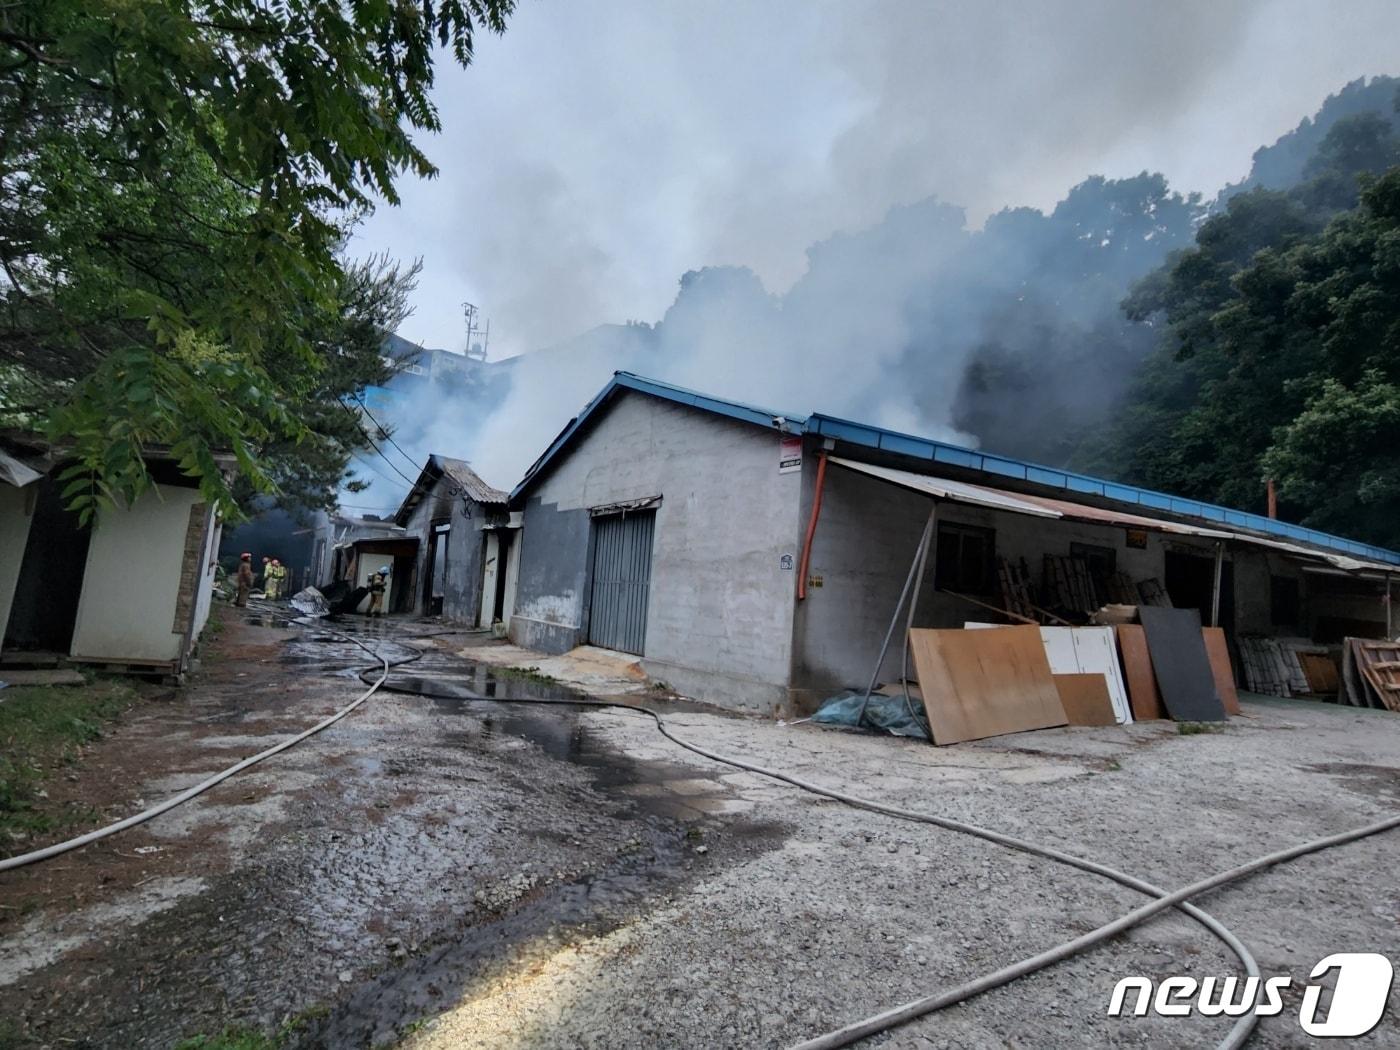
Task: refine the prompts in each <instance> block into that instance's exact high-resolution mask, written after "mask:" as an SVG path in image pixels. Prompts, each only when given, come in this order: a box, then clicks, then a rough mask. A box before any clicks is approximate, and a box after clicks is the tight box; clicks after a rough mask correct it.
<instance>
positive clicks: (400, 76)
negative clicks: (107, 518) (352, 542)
mask: <svg viewBox="0 0 1400 1050" xmlns="http://www.w3.org/2000/svg"><path fill="white" fill-rule="evenodd" d="M512 6H513V0H424V2H422V3H403V2H390V0H350V2H344V3H342V2H335V0H282V2H279V3H275V4H263V3H260V2H257V0H215V2H204V3H195V2H192V0H18V2H17V3H13V4H8V5H4V6H3V7H0V85H3V86H2V87H0V274H3V279H0V422H4V423H6V424H9V425H16V424H18V425H30V426H33V425H39V426H42V427H43V428H45V429H46V430H47V431H48V432H49V434H50V435H51V437H53V438H54V439H55V440H56V441H59V442H61V443H62V444H63V445H64V446H65V447H66V448H68V449H69V450H71V455H72V459H73V465H72V466H71V467H70V468H68V470H67V471H66V472H65V477H64V480H65V483H66V487H65V494H66V497H67V498H68V499H69V500H70V502H71V504H72V505H73V506H75V507H76V508H77V509H78V510H79V511H80V512H81V513H82V514H83V515H84V516H85V517H88V516H90V515H91V514H92V513H93V511H94V510H95V509H96V508H97V507H98V506H100V505H102V504H103V503H104V502H108V501H114V500H115V501H120V500H129V499H131V498H134V497H135V496H136V495H138V494H139V493H140V492H141V491H142V490H143V489H144V488H145V487H146V486H147V485H148V484H149V476H148V475H147V473H146V470H145V466H144V463H143V458H142V452H143V450H145V449H148V448H150V447H152V446H157V445H159V446H167V447H169V448H170V449H171V450H172V451H173V452H174V454H175V455H176V456H177V457H178V459H179V462H180V464H181V466H182V467H183V468H184V470H185V471H186V472H187V473H189V474H190V475H191V476H193V477H195V478H197V479H198V481H199V484H200V485H201V487H202V488H203V490H204V491H205V493H206V495H207V496H208V497H209V498H210V499H211V500H214V501H216V502H218V503H219V504H220V505H221V506H222V508H223V509H224V510H225V511H232V510H233V509H234V508H235V506H236V494H235V492H234V490H233V489H232V488H231V486H230V484H229V483H228V482H227V481H226V480H225V478H224V477H223V476H222V475H221V473H220V471H219V470H218V468H217V465H216V462H215V456H216V454H217V453H218V452H220V451H225V450H231V451H232V452H233V453H234V454H235V455H236V456H237V459H238V462H239V465H240V467H241V474H242V479H243V480H242V482H241V484H242V485H243V486H245V487H246V488H245V489H244V492H245V493H246V490H247V489H254V490H262V491H272V490H275V489H277V488H278V487H279V486H285V487H287V488H288V489H289V490H292V491H295V492H298V493H299V494H300V495H302V496H319V498H318V499H317V500H316V502H322V501H324V500H325V499H326V498H327V497H328V494H329V491H330V490H331V489H333V488H334V485H335V484H336V482H337V481H338V480H339V479H340V476H341V475H342V473H343V471H344V466H345V461H346V456H347V455H348V452H349V449H350V448H353V447H354V445H355V444H357V443H358V438H357V437H356V434H357V431H358V423H356V422H354V421H348V422H346V423H341V422H338V421H337V422H332V421H333V420H336V419H337V413H338V409H336V408H335V406H333V405H331V402H332V401H337V400H339V398H340V397H342V396H344V395H345V394H346V393H347V392H350V391H353V390H355V389H356V388H357V387H359V386H362V385H364V384H365V383H368V382H375V381H378V380H379V379H382V378H383V365H382V363H381V362H380V361H379V356H378V345H377V341H378V340H379V339H382V337H383V332H384V327H385V326H389V325H392V324H394V323H397V321H399V320H402V317H403V313H404V310H405V306H404V297H405V295H406V292H407V290H408V288H410V287H411V282H412V279H413V276H414V271H413V270H411V269H410V270H407V271H405V270H400V269H398V268H396V267H394V266H392V265H391V264H388V263H387V261H385V260H379V261H377V262H375V263H372V264H369V265H362V266H355V265H352V264H348V263H346V262H345V261H344V260H343V259H342V258H341V257H340V254H339V253H340V248H341V245H342V244H343V242H344V238H345V235H346V233H347V231H348V229H349V227H350V225H351V224H352V223H353V221H354V219H355V217H356V215H357V214H358V213H360V212H361V211H362V210H363V209H365V208H368V207H370V206H371V203H372V199H373V197H374V196H375V195H378V196H380V197H382V198H384V199H385V200H388V201H390V202H394V201H396V199H397V198H396V194H395V190H394V182H395V180H396V179H397V178H398V177H399V176H401V175H402V174H404V173H405V172H407V173H409V174H411V175H416V176H431V175H432V174H433V173H434V169H433V167H432V165H431V163H430V162H429V161H428V159H427V158H426V156H425V155H424V154H423V153H422V152H421V151H420V150H419V148H418V147H417V146H416V145H415V143H414V141H413V137H412V136H413V133H414V132H415V131H434V130H437V129H438V127H439V122H438V117H437V113H436V112H435V110H434V108H433V106H432V103H431V100H430V96H429V90H430V88H431V86H432V83H433V61H434V56H435V53H436V49H437V48H439V47H445V48H448V49H449V50H450V52H451V54H452V56H453V57H454V58H455V60H456V61H458V62H461V63H466V62H469V61H470V59H471V54H472V46H473V40H474V36H475V33H476V32H478V31H479V30H481V29H486V30H490V31H496V32H499V31H501V30H502V29H503V28H504V23H505V18H506V16H507V15H508V14H509V13H510V11H511V9H512Z"/></svg>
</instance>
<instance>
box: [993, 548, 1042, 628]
mask: <svg viewBox="0 0 1400 1050" xmlns="http://www.w3.org/2000/svg"><path fill="white" fill-rule="evenodd" d="M997 581H998V582H999V583H1000V584H1001V601H1002V605H1003V607H1004V608H1006V609H1009V610H1010V611H1011V612H1014V613H1015V614H1016V615H1017V616H1022V617H1025V618H1026V619H1031V620H1034V619H1037V616H1036V613H1037V607H1036V604H1035V598H1036V595H1035V592H1034V590H1033V589H1032V588H1031V579H1030V571H1029V570H1028V569H1027V567H1026V560H1025V559H1024V558H1020V559H1018V560H1017V561H1014V562H1013V561H1012V560H1011V559H1010V558H1002V557H998V558H997Z"/></svg>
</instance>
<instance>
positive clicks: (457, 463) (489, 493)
mask: <svg viewBox="0 0 1400 1050" xmlns="http://www.w3.org/2000/svg"><path fill="white" fill-rule="evenodd" d="M430 460H431V461H432V462H434V463H436V464H437V465H438V467H439V468H440V469H441V471H442V472H443V473H444V474H446V475H447V476H448V477H449V478H451V479H452V480H453V481H455V482H456V483H457V485H458V486H459V487H460V488H461V489H462V491H463V492H465V493H466V494H467V495H468V496H470V497H471V498H472V499H474V500H476V501H477V502H478V503H504V502H506V500H508V499H509V498H510V494H509V493H507V492H502V491H501V490H500V489H497V488H492V487H491V486H490V485H488V484H486V482H485V481H483V480H482V479H481V475H480V474H478V473H477V472H476V471H474V470H472V468H471V465H470V464H469V463H468V462H467V461H466V460H464V459H451V458H450V457H448V456H438V455H433V456H431V457H430Z"/></svg>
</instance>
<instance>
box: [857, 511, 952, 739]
mask: <svg viewBox="0 0 1400 1050" xmlns="http://www.w3.org/2000/svg"><path fill="white" fill-rule="evenodd" d="M937 508H938V504H936V503H935V504H933V506H932V507H930V508H929V512H928V521H927V523H925V525H924V531H923V534H922V535H921V536H920V537H919V545H918V547H917V548H915V550H914V563H913V564H912V565H910V566H909V575H908V576H906V577H905V579H904V589H903V590H902V591H900V592H899V601H898V602H896V603H895V607H894V615H893V616H891V617H890V626H889V629H888V630H887V631H885V640H884V642H882V643H881V645H880V655H879V656H877V657H876V658H875V668H874V670H872V671H871V672H870V684H869V685H867V686H866V687H865V695H864V696H863V697H861V700H860V714H859V715H857V716H856V725H860V723H861V720H862V719H863V718H865V708H866V707H867V705H869V703H870V694H871V693H873V692H874V691H875V683H876V682H878V681H879V680H880V668H881V666H883V665H884V662H885V653H887V652H889V648H890V639H891V638H893V637H894V625H895V624H897V623H899V614H900V611H901V610H902V609H903V608H904V603H905V600H906V599H908V598H909V591H910V589H911V588H912V589H913V591H914V598H913V601H910V602H909V620H910V622H913V619H914V602H917V601H918V600H919V588H918V584H917V581H918V579H919V577H920V576H922V575H923V566H924V559H925V557H926V556H927V554H928V545H929V537H930V535H931V534H932V533H933V522H934V515H935V514H936V513H937ZM905 637H906V638H908V631H907V630H906V631H905ZM906 649H907V644H906Z"/></svg>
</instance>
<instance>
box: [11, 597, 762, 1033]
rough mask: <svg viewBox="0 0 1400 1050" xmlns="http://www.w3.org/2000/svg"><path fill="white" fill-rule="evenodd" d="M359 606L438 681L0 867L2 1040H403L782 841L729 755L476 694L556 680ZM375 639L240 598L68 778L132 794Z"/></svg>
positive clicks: (400, 683)
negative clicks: (735, 788)
mask: <svg viewBox="0 0 1400 1050" xmlns="http://www.w3.org/2000/svg"><path fill="white" fill-rule="evenodd" d="M338 626H344V625H338ZM348 628H349V629H352V630H356V631H359V632H362V637H363V638H364V639H365V640H366V641H367V643H368V644H370V645H371V646H372V647H374V648H375V649H376V650H377V651H380V652H383V653H385V655H387V656H388V657H389V659H390V660H391V661H395V660H400V659H405V658H407V657H410V656H413V655H415V654H416V653H418V652H425V655H423V656H422V657H421V658H419V659H418V660H416V661H415V662H413V663H408V664H405V665H403V666H402V667H398V668H396V669H395V671H394V674H393V676H392V677H391V679H390V681H389V683H388V685H389V686H392V687H394V688H410V689H411V688H417V687H420V686H421V687H427V688H428V689H429V690H430V691H432V692H436V693H446V694H451V695H450V696H448V697H437V698H432V699H428V698H423V697H420V696H413V695H408V694H405V693H401V692H390V691H387V690H386V691H381V692H380V693H378V694H376V695H375V696H374V697H372V698H371V699H370V701H369V702H368V703H367V704H365V705H364V706H363V707H361V708H360V709H359V710H357V711H356V712H355V713H353V714H352V715H350V716H349V717H348V718H347V719H345V720H344V721H342V722H340V723H337V724H336V725H335V726H333V727H331V728H330V729H328V730H326V731H325V732H323V733H321V734H319V735H318V736H316V737H313V738H311V739H310V740H308V741H306V742H304V743H303V744H301V745H299V746H298V747H296V748H294V749H292V750H291V751H289V752H286V753H284V754H282V755H279V756H276V757H275V758H273V759H271V760H269V761H268V762H266V763H263V764H262V765H259V766H257V767H255V768H254V769H253V770H250V771H248V772H247V773H245V774H241V775H239V776H238V777H235V778H233V779H232V780H230V781H228V782H226V783H225V784H222V785H220V786H219V787H217V788H215V789H213V790H212V791H211V792H209V793H208V794H206V795H203V796H201V797H200V798H198V799H196V800H194V801H192V802H190V803H188V804H187V805H185V806H183V807H180V808H179V809H176V810H174V811H172V812H171V813H169V814H166V815H165V816H162V817H160V818H157V819H156V820H155V821H152V822H151V823H149V824H147V825H144V826H142V827H140V828H137V829H133V830H132V831H130V832H127V833H124V834H122V835H119V836H116V837H114V838H112V839H109V840H106V841H105V842H103V843H101V844H98V845H95V846H92V847H89V848H88V849H86V850H83V851H80V852H78V853H74V854H69V855H67V856H65V857H62V858H59V859H56V860H54V861H51V862H49V863H47V864H43V865H37V866H34V867H31V868H28V869H23V870H21V871H18V872H14V873H10V874H8V875H6V876H0V894H2V895H3V899H4V902H5V904H6V908H5V909H4V910H0V1017H4V1018H6V1019H7V1020H8V1023H9V1025H10V1030H9V1031H8V1032H6V1033H4V1034H5V1036H6V1037H7V1038H8V1039H10V1041H11V1042H12V1043H14V1044H15V1045H18V1046H36V1047H37V1046H73V1045H77V1046H88V1047H160V1048H164V1047H169V1046H171V1045H173V1044H174V1043H176V1042H177V1041H179V1040H180V1039H181V1038H184V1037H187V1036H190V1035H194V1034H198V1033H214V1032H217V1031H219V1030H221V1029H222V1028H224V1027H225V1026H226V1025H231V1024H240V1025H247V1026H251V1027H254V1028H259V1029H261V1030H263V1031H266V1032H270V1031H272V1030H274V1029H276V1028H278V1027H279V1026H282V1025H284V1024H286V1023H287V1022H288V1021H291V1022H293V1029H294V1031H293V1032H292V1035H291V1037H290V1038H289V1040H288V1043H287V1044H286V1045H291V1046H305V1047H313V1046H334V1047H359V1046H381V1045H385V1044H392V1043H393V1042H394V1041H395V1040H396V1039H397V1038H399V1036H400V1035H402V1034H403V1033H404V1032H406V1031H408V1030H410V1029H411V1028H413V1027H414V1026H415V1024H416V1023H417V1022H419V1021H421V1020H422V1019H424V1018H426V1017H429V1016H432V1015H433V1014H435V1013H436V1012H438V1010H440V1009H441V1008H442V1007H443V1006H445V1005H446V1004H448V1003H451V1002H455V1001H457V1000H458V999H460V998H461V997H462V996H463V995H464V993H466V992H467V991H468V990H469V989H470V988H471V987H473V986H474V985H475V984H477V983H481V982H487V981H489V980H491V979H492V977H493V975H494V974H497V973H499V972H504V971H506V970H512V969H519V968H520V967H521V966H522V965H526V966H527V965H528V964H529V961H530V959H531V958H532V957H534V956H539V957H545V956H547V955H549V954H551V953H553V952H555V951H557V950H558V949H559V948H560V947H561V946H564V945H567V944H570V943H573V942H574V941H577V940H580V939H586V938H588V937H592V936H597V935H598V934H600V933H604V932H606V931H608V930H609V929H612V928H614V927H616V926H617V925H619V924H620V923H622V922H624V921H625V920H627V919H629V918H630V917H632V916H635V915H636V914H638V913H640V912H642V911H645V910H647V909H648V908H651V907H654V906H657V905H658V904H661V903H664V902H665V901H666V900H667V899H668V898H669V895H671V894H673V893H676V892H678V891H679V890H680V889H681V888H683V887H684V886H685V885H686V884H687V883H688V882H689V881H691V880H692V879H694V878H696V877H697V876H699V875H703V874H706V873H710V872H714V871H716V870H719V869H720V868H721V867H722V866H724V865H725V864H727V863H730V862H732V861H735V860H740V859H743V858H748V857H752V856H754V855H756V854H758V853H761V852H763V851H765V850H767V849H770V848H772V847H773V846H774V845H776V844H777V843H779V842H780V841H781V839H782V836H783V833H784V829H783V828H782V827H781V826H779V825H772V824H763V823H757V822H755V821H753V820H751V819H750V817H749V816H748V814H746V813H745V812H743V810H744V809H745V807H744V806H743V805H741V804H739V803H735V802H733V801H732V799H731V792H730V789H729V788H728V787H727V786H726V785H725V784H724V782H723V781H721V780H720V779H718V771H717V775H716V776H715V777H714V778H708V777H706V776H704V775H697V772H696V770H695V769H694V768H693V767H692V766H689V765H673V764H671V763H668V762H667V761H664V760H661V761H638V760H635V759H629V758H626V757H624V756H623V755H621V754H619V753H616V752H613V751H611V750H609V749H608V748H607V747H606V746H604V745H603V743H602V742H601V740H599V739H595V737H594V735H593V734H591V733H590V732H589V731H587V730H586V729H585V728H584V727H583V726H582V724H581V723H580V718H579V715H578V714H577V713H576V712H575V711H573V710H571V709H568V708H559V707H548V708H535V707H528V706H525V705H516V704H505V705H503V704H499V703H490V702H482V701H476V700H471V699H467V697H469V696H471V695H473V694H476V695H494V696H496V697H498V698H506V697H511V696H542V697H546V698H555V699H561V698H567V696H568V695H569V694H568V693H567V692H566V691H563V690H561V689H560V688H558V687H554V686H550V685H547V684H542V683H539V682H534V681H530V680H528V679H521V678H506V677H496V676H495V675H493V674H491V673H488V672H487V671H485V670H483V669H480V668H475V667H473V665H472V664H471V663H470V662H469V661H467V660H465V659H463V658H462V657H460V656H453V655H450V654H449V652H448V651H447V650H448V648H449V646H450V648H451V649H461V648H462V646H463V644H464V641H465V640H469V639H468V637H467V636H464V635H462V634H460V633H457V634H455V635H441V636H439V637H425V636H426V635H431V634H433V633H434V632H436V631H440V630H442V629H441V628H436V627H425V626H419V627H416V628H411V627H406V626H402V625H398V624H394V623H390V624H377V625H375V626H374V627H372V628H366V627H363V626H362V625H359V624H350V625H348ZM415 632H417V633H415ZM371 663H372V661H371V660H369V658H368V657H367V655H366V654H365V653H364V652H363V651H362V650H361V649H359V648H358V647H356V646H353V645H350V644H348V643H345V642H344V641H341V640H336V639H334V638H331V637H330V636H328V635H326V634H324V633H323V632H320V631H318V630H316V629H314V628H312V629H309V630H308V629H304V628H299V627H294V626H288V625H286V624H283V623H277V622H274V621H265V622H262V623H257V622H251V623H244V622H241V621H240V622H233V621H232V620H230V622H229V624H228V626H227V628H226V630H225V631H224V633H223V636H222V637H221V638H220V639H219V641H218V642H217V643H216V645H215V647H214V652H213V653H212V654H210V655H209V656H207V657H206V660H205V670H204V671H203V672H202V673H201V674H200V676H199V678H198V679H197V681H196V682H195V683H193V684H192V685H191V686H190V687H189V688H188V689H187V690H185V691H183V692H182V693H181V694H179V696H178V697H177V698H176V699H174V700H171V701H169V702H167V703H165V704H159V705H156V706H154V707H151V708H147V709H143V710H142V711H141V712H140V714H139V715H138V716H137V717H136V718H134V719H132V720H131V721H129V722H128V723H125V724H123V725H121V726H120V727H119V728H118V729H117V730H116V731H115V732H114V733H113V734H112V735H111V736H110V738H109V739H108V740H106V741H104V742H103V744H102V745H100V747H99V748H98V749H97V751H96V752H95V753H94V754H93V755H92V756H90V758H89V759H88V761H86V762H85V763H84V767H83V769H82V770H81V772H80V779H79V781H78V782H77V783H75V784H73V785H71V788H72V790H73V791H75V792H84V791H86V792H89V793H92V792H99V791H105V792H107V793H108V800H109V801H111V802H112V810H113V811H114V814H115V815H124V814H125V813H127V812H132V811H134V810H135V809H138V808H140V806H139V805H138V803H144V804H149V803H150V802H151V801H154V800H156V799H159V798H161V797H164V796H165V795H167V794H169V793H172V792H174V791H177V790H180V789H181V788H183V787H185V786H187V785H188V784H189V783H193V782H194V781H196V780H197V779H200V777H201V775H203V774H207V773H208V772H209V771H212V770H214V769H216V768H221V767H222V766H224V765H227V764H230V763H231V762H232V761H234V760H236V759H237V758H239V757H242V756H243V755H245V754H248V753H251V752H253V751H256V750H259V749H260V748H262V747H264V746H267V744H269V743H271V742H272V741H273V740H275V739H277V738H279V737H281V736H284V735H287V734H288V733H290V732H292V731H295V730H296V729H299V728H302V727H304V726H305V725H309V724H310V723H312V722H313V721H315V720H316V719H317V718H319V717H322V716H324V714H326V713H328V712H329V711H330V710H333V709H334V708H337V707H339V706H343V705H344V704H345V703H347V702H348V701H349V700H350V699H352V698H353V697H354V696H355V695H356V694H357V693H358V692H359V691H360V689H361V686H360V683H359V681H358V680H357V676H358V674H359V673H361V672H362V671H363V670H364V669H365V668H366V667H368V666H369V665H370V664H371Z"/></svg>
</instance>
